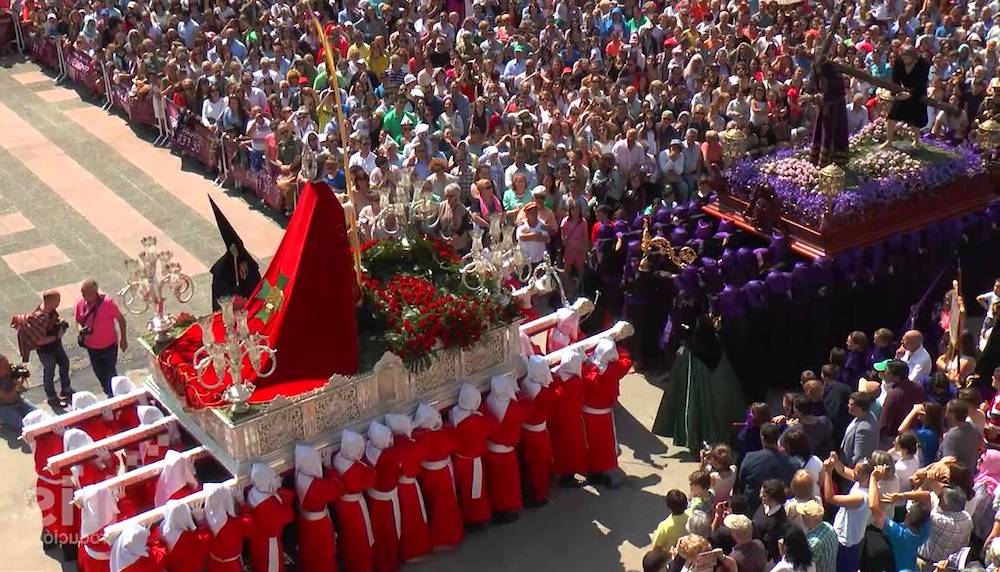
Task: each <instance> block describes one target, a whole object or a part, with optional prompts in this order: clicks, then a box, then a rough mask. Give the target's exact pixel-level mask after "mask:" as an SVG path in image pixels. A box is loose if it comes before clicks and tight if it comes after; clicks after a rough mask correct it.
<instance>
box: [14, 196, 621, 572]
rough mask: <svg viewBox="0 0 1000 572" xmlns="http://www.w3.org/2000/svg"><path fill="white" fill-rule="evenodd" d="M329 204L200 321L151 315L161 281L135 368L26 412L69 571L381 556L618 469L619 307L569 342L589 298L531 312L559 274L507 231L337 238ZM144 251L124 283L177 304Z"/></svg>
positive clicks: (448, 543)
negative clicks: (140, 369) (608, 321)
mask: <svg viewBox="0 0 1000 572" xmlns="http://www.w3.org/2000/svg"><path fill="white" fill-rule="evenodd" d="M345 208H348V209H349V207H344V206H342V204H341V201H340V200H338V198H337V196H336V195H335V194H334V193H333V192H332V191H331V190H330V188H329V187H327V186H326V185H325V184H323V183H310V184H306V185H305V188H304V189H303V192H302V195H301V198H300V201H299V204H298V207H297V209H296V211H295V214H294V216H293V217H292V219H291V222H290V223H289V226H288V229H287V231H286V234H285V236H284V238H283V240H282V242H281V244H280V246H279V248H278V251H277V253H276V254H275V256H274V258H273V259H272V261H271V263H270V265H269V267H268V268H267V270H266V272H264V274H263V277H262V279H261V281H260V283H259V285H258V286H257V287H256V290H255V291H254V292H253V294H251V295H250V296H249V297H248V298H247V299H241V298H235V299H230V298H227V299H223V300H221V301H220V305H221V310H220V311H218V312H215V313H213V314H210V315H207V316H204V317H201V318H194V317H190V316H184V315H182V316H177V317H170V316H166V315H165V314H164V313H163V312H162V298H163V296H160V303H159V306H158V308H157V313H156V315H155V316H154V319H153V320H151V330H153V331H152V332H151V333H150V334H149V335H147V336H146V337H144V338H143V343H144V344H145V346H146V347H147V348H148V349H149V351H150V371H151V373H150V375H149V376H148V378H146V379H145V380H144V381H143V383H142V384H139V385H133V383H132V382H130V381H129V380H128V379H127V378H124V377H122V378H117V379H116V380H115V382H114V397H112V398H109V399H105V400H97V399H96V398H93V397H92V396H88V395H87V394H86V393H83V394H82V395H81V393H78V394H77V395H76V398H75V403H74V407H73V408H72V410H71V411H69V412H67V413H65V414H63V415H59V416H49V415H46V414H44V413H33V414H32V415H31V416H29V418H27V419H26V420H25V422H26V423H25V429H24V433H23V438H24V440H25V441H26V442H27V443H29V444H30V445H31V447H32V449H33V452H34V457H35V468H36V471H37V473H38V481H37V493H38V495H37V496H38V501H39V507H40V509H41V510H42V513H43V526H44V528H45V530H44V532H45V537H46V538H48V539H51V540H52V541H54V542H58V543H61V544H63V545H64V548H65V549H66V552H67V553H71V552H73V551H74V549H75V552H76V558H77V560H78V563H79V564H80V567H81V569H82V570H83V571H84V572H94V571H101V572H103V571H106V570H107V571H112V572H119V571H125V570H127V571H129V572H133V571H139V570H178V571H180V570H183V571H199V570H210V571H213V572H214V571H220V572H221V571H233V572H236V571H239V570H242V569H243V566H244V564H249V566H250V569H251V570H253V571H255V572H276V571H281V570H284V569H285V566H286V562H289V561H291V558H293V556H291V555H294V559H295V561H296V562H297V566H298V569H300V570H306V571H313V570H324V571H329V570H337V569H343V570H347V571H350V572H366V571H370V570H379V571H383V570H395V569H398V568H399V567H400V566H401V565H402V564H404V563H406V562H409V561H413V560H418V559H421V558H423V557H426V556H428V555H429V554H430V552H432V551H433V550H437V549H447V548H455V547H456V546H457V545H459V544H460V543H461V541H462V537H463V535H464V531H465V529H466V526H467V525H478V524H485V523H487V522H491V521H503V520H508V519H512V518H514V517H516V516H517V514H518V512H520V511H521V509H522V507H524V506H528V507H534V506H539V505H542V504H544V503H545V502H546V501H547V500H548V496H549V490H550V487H551V486H552V485H553V484H554V481H555V479H556V478H557V477H560V478H564V479H565V478H570V479H573V478H575V477H574V475H581V476H583V477H590V478H591V479H592V482H594V483H603V482H605V479H606V476H607V474H608V473H609V472H610V471H612V470H614V469H615V468H616V467H617V443H616V437H615V430H614V411H613V409H614V406H615V404H616V401H617V397H618V386H619V382H620V380H621V379H622V377H624V375H625V374H626V373H627V372H628V371H629V369H630V365H631V361H630V358H629V356H628V355H627V353H626V352H625V351H624V350H623V349H622V348H620V347H619V346H618V345H617V344H616V341H618V340H620V339H622V338H624V337H626V336H629V335H631V333H632V328H631V326H630V325H629V324H628V323H626V322H619V323H617V324H615V325H614V326H612V327H611V328H610V329H608V330H606V331H604V332H601V333H600V334H597V335H594V336H590V337H586V338H582V336H581V333H580V329H579V320H580V317H581V316H585V315H586V314H588V313H589V312H590V311H591V310H592V309H593V305H592V304H591V303H590V302H589V301H588V300H586V299H582V298H581V299H578V300H576V301H575V302H574V303H573V304H565V307H564V308H562V309H560V310H558V311H556V312H553V313H551V314H549V315H546V316H543V317H539V318H537V319H534V320H531V321H528V322H523V317H522V314H521V311H520V310H521V308H522V307H524V306H525V305H529V306H530V298H531V296H532V295H534V294H543V293H551V292H553V291H554V290H556V289H557V288H558V284H557V283H558V278H557V275H556V273H555V271H554V268H552V267H551V266H550V265H547V264H544V263H543V264H542V266H541V267H539V268H535V269H534V271H533V272H531V271H529V267H528V266H527V265H525V264H524V263H523V262H522V260H523V258H522V254H521V253H520V251H519V249H518V247H517V246H516V243H515V242H514V241H512V229H507V228H502V227H501V226H500V225H499V223H497V226H496V228H493V229H491V232H490V234H489V238H490V239H491V240H492V245H490V246H485V247H484V246H483V240H484V237H483V233H482V231H477V232H476V233H475V235H474V239H475V245H474V247H473V252H472V253H471V254H470V255H468V256H466V257H465V258H463V259H459V258H458V257H456V256H455V255H454V254H453V253H452V252H451V251H450V249H449V248H447V247H445V245H443V244H442V243H439V242H437V241H435V240H434V239H430V238H426V237H423V236H421V235H419V234H417V233H404V232H402V231H400V232H399V233H398V234H396V235H394V236H392V237H390V238H388V239H385V240H382V241H379V242H373V243H367V244H364V245H360V247H356V248H352V246H351V241H350V240H349V238H348V237H349V236H350V232H351V231H352V229H351V226H352V222H353V220H352V219H353V217H352V216H351V213H350V211H349V210H348V212H347V214H346V215H345ZM400 214H402V213H400ZM389 226H391V225H389ZM403 226H405V225H397V227H399V228H403ZM144 247H145V250H144V252H143V253H142V254H140V256H139V261H138V262H137V263H133V264H132V265H131V266H130V270H131V271H132V273H133V275H134V276H135V277H136V283H140V282H142V281H141V280H140V277H141V275H142V272H143V271H142V268H146V267H147V266H148V265H149V264H153V263H155V261H156V260H160V262H161V263H162V267H163V270H162V272H161V273H160V274H155V273H154V274H151V275H148V276H152V277H153V279H154V280H151V281H147V282H143V284H146V287H145V288H146V290H142V289H141V288H139V289H138V290H132V292H139V294H141V295H143V296H146V295H147V294H148V293H149V291H150V289H152V290H156V291H157V292H160V290H162V291H163V292H160V293H161V294H164V293H169V292H171V291H172V293H174V294H177V295H178V297H180V298H182V299H183V298H184V297H185V296H186V297H188V298H189V297H190V294H189V292H188V290H187V289H188V288H190V284H189V283H188V281H186V280H185V278H186V277H184V276H183V275H181V274H180V271H179V268H178V267H177V266H176V265H174V264H173V263H170V262H169V256H167V257H166V259H162V258H158V257H159V255H158V254H157V253H155V244H145V243H144ZM355 251H359V252H360V256H359V257H355ZM234 263H238V261H237V259H236V258H235V257H234ZM238 270H239V269H237V271H238ZM519 279H520V283H521V284H524V285H523V286H521V287H519V288H517V289H512V288H511V286H510V284H511V283H514V284H517V282H518V280H519ZM123 292H124V293H125V297H126V300H123V301H124V302H129V301H131V300H129V299H127V298H128V297H129V296H130V294H129V293H128V292H129V291H128V290H123ZM526 301H527V302H526ZM334 514H335V517H336V518H332V516H333V515H334ZM293 522H295V523H297V538H296V539H295V542H296V543H297V547H295V548H294V549H291V548H292V547H289V546H286V543H288V542H289V537H288V536H287V535H285V534H283V532H284V529H285V527H286V526H288V525H290V524H292V523H293ZM244 554H248V555H249V562H246V563H245V562H244Z"/></svg>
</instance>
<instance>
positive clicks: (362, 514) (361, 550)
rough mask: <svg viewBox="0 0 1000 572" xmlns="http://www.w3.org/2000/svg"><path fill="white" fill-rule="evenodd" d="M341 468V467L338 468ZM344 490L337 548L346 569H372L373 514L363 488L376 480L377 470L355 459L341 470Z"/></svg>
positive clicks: (355, 571)
mask: <svg viewBox="0 0 1000 572" xmlns="http://www.w3.org/2000/svg"><path fill="white" fill-rule="evenodd" d="M338 470H339V469H338ZM340 480H341V482H342V483H343V484H344V494H342V495H340V499H338V500H337V523H338V524H339V525H340V535H339V536H338V537H337V543H338V546H337V549H338V550H339V551H340V555H341V559H340V560H341V562H342V563H343V565H344V571H345V572H372V570H374V566H375V561H374V555H373V553H372V545H374V544H375V538H374V533H373V531H372V521H371V516H370V515H369V513H368V505H367V504H366V503H365V496H364V494H362V493H364V491H366V490H368V489H370V488H371V487H372V486H373V485H374V484H375V471H374V470H373V469H372V468H371V466H369V465H368V464H366V463H363V462H361V461H355V462H354V463H352V464H351V466H350V467H349V468H348V469H347V470H346V471H343V472H341V473H340Z"/></svg>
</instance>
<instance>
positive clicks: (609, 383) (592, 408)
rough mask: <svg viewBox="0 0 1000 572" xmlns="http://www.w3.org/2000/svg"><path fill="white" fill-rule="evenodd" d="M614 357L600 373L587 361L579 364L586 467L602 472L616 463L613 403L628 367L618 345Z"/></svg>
mask: <svg viewBox="0 0 1000 572" xmlns="http://www.w3.org/2000/svg"><path fill="white" fill-rule="evenodd" d="M618 353H619V357H618V359H617V360H615V361H613V362H611V363H609V364H608V367H607V369H605V370H604V372H603V373H600V372H598V371H597V368H596V367H594V366H593V365H592V364H590V363H586V364H584V366H583V423H584V427H585V429H586V432H587V469H588V470H589V471H590V472H591V473H606V472H608V471H610V470H612V469H615V468H616V467H618V438H617V435H616V433H615V417H614V407H615V404H617V403H618V385H619V382H620V381H621V379H622V378H623V377H625V374H627V373H628V371H629V369H631V368H632V358H631V357H629V355H628V354H627V353H626V352H625V350H623V349H621V348H619V349H618Z"/></svg>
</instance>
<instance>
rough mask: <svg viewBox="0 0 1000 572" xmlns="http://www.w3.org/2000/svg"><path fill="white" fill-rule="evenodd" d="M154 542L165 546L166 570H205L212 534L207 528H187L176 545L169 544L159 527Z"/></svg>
mask: <svg viewBox="0 0 1000 572" xmlns="http://www.w3.org/2000/svg"><path fill="white" fill-rule="evenodd" d="M154 530H155V536H154V538H153V540H152V542H153V543H156V544H159V545H161V546H162V547H163V553H164V556H163V561H162V564H161V565H162V568H161V570H163V571H164V572H204V570H205V566H206V558H207V557H208V541H209V539H210V538H211V536H212V534H211V533H210V532H209V531H208V530H205V529H201V528H198V529H195V530H186V531H184V532H182V533H181V534H180V536H178V537H177V542H176V543H174V547H173V548H170V547H169V546H167V543H166V540H164V538H163V537H162V536H160V529H159V527H157V528H156V529H154Z"/></svg>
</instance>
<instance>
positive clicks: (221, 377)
mask: <svg viewBox="0 0 1000 572" xmlns="http://www.w3.org/2000/svg"><path fill="white" fill-rule="evenodd" d="M219 305H220V306H221V307H222V325H223V327H224V328H225V333H224V334H223V336H224V337H223V339H222V340H217V339H216V338H215V332H214V331H213V329H212V324H213V323H214V321H215V316H214V314H210V315H208V316H205V317H203V318H201V319H200V320H198V325H199V326H200V327H201V339H202V347H200V348H198V351H196V352H195V353H194V368H195V371H196V372H197V373H198V379H199V380H200V381H201V384H202V386H203V387H204V388H205V389H208V390H215V389H219V388H221V387H222V386H223V384H224V383H225V377H226V372H227V371H228V372H229V377H230V380H231V381H232V383H231V384H230V385H229V387H227V388H226V390H225V391H223V392H222V397H223V398H224V399H225V400H226V401H227V402H228V403H230V404H231V405H232V410H231V411H232V412H233V413H243V412H245V411H246V410H247V401H249V400H250V396H251V395H253V392H254V390H255V389H256V387H255V386H254V384H253V383H251V382H249V381H245V380H244V379H243V362H244V361H246V362H248V363H249V364H250V368H251V369H252V370H253V373H254V375H255V376H256V377H258V378H260V377H267V376H269V375H271V374H272V373H274V368H275V366H276V365H277V356H276V351H275V350H274V349H273V348H272V347H271V346H270V345H269V342H268V339H267V336H264V335H261V334H251V333H250V329H249V327H248V325H247V312H246V310H245V309H236V308H233V299H232V298H230V297H225V298H219ZM265 357H266V358H267V360H266V364H267V368H266V369H265V359H264V358H265ZM209 368H212V370H213V371H214V373H215V382H214V383H212V382H210V381H209V380H208V379H207V378H206V377H205V372H207V371H208V369H209Z"/></svg>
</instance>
